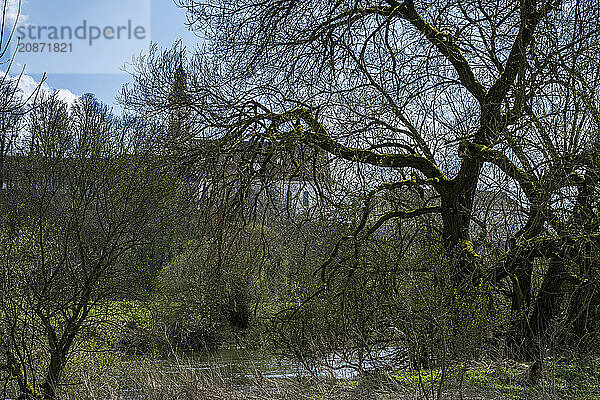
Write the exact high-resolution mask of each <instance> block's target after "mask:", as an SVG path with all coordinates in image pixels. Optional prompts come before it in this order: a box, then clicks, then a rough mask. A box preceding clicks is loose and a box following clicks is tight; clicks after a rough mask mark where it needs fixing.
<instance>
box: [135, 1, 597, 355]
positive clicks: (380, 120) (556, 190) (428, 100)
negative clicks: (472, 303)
mask: <svg viewBox="0 0 600 400" xmlns="http://www.w3.org/2000/svg"><path fill="white" fill-rule="evenodd" d="M179 4H180V5H181V6H182V7H183V8H185V9H186V10H187V12H188V20H189V25H190V27H191V28H192V29H194V30H195V31H196V32H197V33H198V34H199V36H201V37H202V38H203V39H204V42H203V45H202V46H201V48H200V49H199V51H198V52H197V53H196V54H195V55H194V57H193V58H192V60H191V61H190V63H189V65H188V66H187V67H188V86H187V89H186V92H187V97H186V101H187V103H188V111H189V116H190V121H191V123H190V127H191V128H190V129H191V131H190V133H191V135H190V140H188V141H187V142H186V144H185V146H183V147H182V148H181V150H183V154H185V155H186V156H187V157H190V158H192V159H193V158H195V159H197V160H202V159H204V156H205V155H206V154H207V153H208V152H209V150H210V149H215V151H217V152H219V151H221V152H222V151H227V150H228V149H232V148H234V147H235V146H236V145H238V144H239V143H240V142H241V141H244V140H248V139H250V138H253V140H257V141H263V142H265V143H270V144H271V145H272V147H273V148H286V146H290V145H294V146H299V147H302V146H305V147H307V148H312V149H315V148H316V149H319V151H321V152H325V153H327V154H329V157H330V159H331V160H332V165H334V166H335V167H334V169H337V170H341V169H344V170H345V171H347V172H346V173H345V174H341V175H340V176H343V179H344V181H343V186H344V187H345V188H349V187H353V188H355V189H356V192H358V193H361V194H360V195H356V196H355V198H357V199H362V200H361V201H362V203H363V206H362V212H361V213H359V215H358V217H357V218H356V222H355V224H354V226H353V227H352V229H351V230H350V233H349V234H348V235H346V236H344V237H343V238H342V239H341V241H340V243H341V244H343V242H345V241H349V240H354V239H355V238H357V237H358V236H368V235H370V234H373V233H375V232H376V231H378V230H380V229H381V228H382V227H384V226H385V225H386V224H388V223H389V222H390V221H392V220H407V219H412V218H416V217H419V218H420V217H422V216H424V215H428V214H431V215H436V216H438V218H439V221H440V225H441V229H440V230H441V234H440V236H441V240H442V241H443V243H444V247H445V250H446V252H447V253H448V254H449V255H451V256H452V257H451V258H452V259H453V267H452V274H451V276H452V278H451V280H452V281H453V284H454V285H455V287H456V288H457V289H458V290H459V292H461V293H462V296H463V297H464V296H466V297H467V298H468V296H469V293H472V292H473V288H474V287H476V286H477V285H479V284H480V283H481V282H482V281H485V280H489V281H491V282H493V283H494V285H497V284H499V283H503V282H507V281H508V285H509V294H510V297H511V302H512V309H513V312H514V313H515V314H518V315H521V316H520V317H518V318H517V319H518V320H519V321H520V322H519V324H521V325H520V328H518V329H517V330H520V333H519V334H520V335H523V336H526V337H529V338H530V339H531V338H533V337H537V336H538V335H539V334H540V333H541V332H542V331H545V329H546V327H547V325H548V324H549V322H550V320H551V318H552V315H553V312H552V311H549V310H550V309H555V307H546V306H545V305H548V304H553V301H554V300H553V298H552V294H551V293H552V288H553V287H555V285H556V284H558V283H561V284H562V282H564V281H565V279H566V278H565V275H564V274H563V273H562V272H560V273H558V272H557V271H559V270H560V262H559V260H561V259H562V257H563V256H564V255H565V254H564V253H561V252H560V251H559V252H558V253H556V249H561V248H563V247H564V246H563V245H562V244H565V243H571V241H572V240H574V239H575V236H573V235H572V234H567V230H565V229H562V230H561V231H560V232H562V233H560V234H559V233H558V232H559V229H560V227H559V226H557V225H556V224H557V218H558V216H559V214H560V213H561V210H560V209H559V208H560V207H559V208H557V207H556V204H555V203H554V202H555V200H556V197H557V196H562V197H563V198H565V199H566V197H565V196H564V193H565V192H564V190H567V189H568V188H575V189H576V190H578V191H580V192H581V193H584V192H585V190H589V185H587V187H588V189H583V188H584V187H585V186H586V185H583V183H582V182H583V181H585V179H583V177H584V176H585V174H586V173H585V172H584V171H583V170H584V169H586V170H587V168H588V167H587V166H586V165H591V164H589V163H590V162H591V161H590V160H592V159H593V157H592V158H590V156H589V154H590V153H589V151H588V150H585V149H589V148H590V147H589V146H590V145H591V144H592V143H593V140H592V138H593V137H594V133H593V132H595V130H593V129H591V128H592V125H591V121H593V120H594V118H595V117H594V115H595V114H594V113H595V112H596V111H594V110H593V109H591V108H590V107H589V106H587V105H586V104H588V103H589V99H590V98H593V97H594V96H595V95H596V92H595V90H596V89H595V86H593V88H592V89H590V90H588V89H585V90H584V88H583V86H582V85H583V83H585V82H589V83H590V84H591V85H595V80H594V79H595V78H594V77H595V76H596V72H595V71H596V70H595V69H594V68H595V67H594V65H597V52H595V51H594V49H595V48H597V43H596V42H595V38H596V37H597V33H598V29H599V26H598V9H597V6H596V5H595V4H591V3H589V2H582V1H573V2H564V1H552V0H548V1H536V0H527V1H519V2H517V1H510V0H506V1H494V2H490V3H485V4H484V3H482V2H478V1H467V2H458V1H442V2H439V1H438V2H420V3H419V2H414V1H411V0H406V1H402V2H400V1H396V0H386V1H368V0H364V1H337V2H325V1H319V0H306V1H298V0H295V1H292V0H290V1H285V0H284V1H254V0H245V1H242V2H235V3H230V2H222V1H218V0H217V1H206V2H204V1H197V0H180V1H179ZM172 54H173V53H172V52H170V51H167V52H164V53H162V54H161V53H159V52H158V51H157V50H156V49H154V50H153V51H152V52H151V53H150V54H149V55H148V56H147V57H143V58H140V60H138V61H139V62H138V63H137V64H136V70H135V71H133V75H134V80H135V85H134V87H133V88H132V89H131V90H130V91H128V92H125V93H124V102H125V103H126V104H128V105H130V106H131V107H132V108H136V109H137V110H138V111H139V112H141V113H146V114H151V113H156V112H157V110H158V111H159V112H167V113H168V109H169V102H168V101H167V99H168V94H169V90H170V88H171V87H172V86H171V85H170V84H168V82H170V81H172V79H171V78H170V76H172V74H173V71H174V65H175V64H174V63H173V62H172ZM591 78H594V79H591ZM158 82H162V83H167V84H166V85H162V84H161V85H158V86H157V83H158ZM565 95H566V97H564V96H565ZM586 99H587V100H586ZM193 137H196V138H200V139H201V140H191V138H193ZM584 159H585V160H588V161H583V160H584ZM589 173H590V172H587V174H589ZM588 176H591V175H588ZM490 178H491V179H490ZM587 181H588V182H590V178H588V179H587ZM582 185H583V186H582ZM407 188H410V189H414V190H415V193H416V194H417V195H420V196H421V197H422V199H423V201H421V202H419V203H417V204H418V207H416V208H413V207H408V208H405V205H407V204H409V203H408V202H404V203H402V202H399V203H396V204H395V206H394V207H393V208H390V206H389V205H388V208H383V211H382V209H381V208H377V207H375V205H376V204H379V203H378V202H379V201H380V200H381V199H382V198H384V196H385V195H386V194H387V193H391V192H401V191H403V190H406V189H407ZM486 188H488V189H493V190H503V191H504V192H505V193H507V195H508V196H509V197H510V198H511V199H513V201H515V202H517V203H521V204H522V207H521V209H522V210H523V213H524V214H525V218H524V221H525V222H524V223H523V224H522V225H520V226H512V227H510V229H511V230H512V231H511V232H510V233H509V234H508V235H506V237H508V238H509V240H508V241H507V243H506V246H507V247H509V250H508V252H507V253H506V254H505V262H503V263H501V265H500V266H499V267H491V268H490V267H486V266H487V265H492V264H489V263H488V264H484V263H482V257H481V254H480V252H479V249H478V248H477V247H476V246H475V244H476V242H475V243H474V241H473V238H472V232H473V227H474V226H480V227H481V225H484V224H481V221H478V218H477V213H475V212H474V203H475V198H476V196H477V192H478V190H486ZM340 193H343V192H338V193H337V197H338V199H339V198H340V197H342V196H341V195H340ZM335 196H336V195H334V197H335ZM582 196H583V195H582ZM567 197H568V196H567ZM583 197H585V196H583ZM583 197H582V198H583ZM587 197H588V198H589V195H588V196H587ZM572 199H574V197H572ZM332 201H333V200H332ZM333 202H335V201H333ZM337 204H342V202H339V201H338V202H337ZM398 206H399V207H398ZM576 208H577V207H575V208H570V209H569V208H567V209H565V210H566V211H567V213H569V212H571V211H574V210H575V209H576ZM590 226H591V225H590ZM478 229H479V228H478ZM588 233H589V234H594V233H593V230H592V231H590V232H588ZM588 236H589V235H588ZM548 237H553V238H559V237H560V239H557V240H558V241H557V240H554V239H553V240H546V239H547V238H548ZM545 238H546V239H545ZM541 243H546V244H547V243H552V246H553V249H554V250H552V251H551V252H545V250H544V246H545V245H542V244H541ZM556 246H558V247H556ZM567 247H569V248H571V249H573V247H572V246H570V245H569V246H567ZM339 249H340V246H334V248H333V251H332V253H331V257H330V258H329V259H328V260H327V261H325V262H324V264H323V265H322V267H321V269H320V275H321V277H322V279H323V280H324V281H327V279H328V277H331V276H333V275H334V271H333V270H334V269H335V268H338V266H339V264H336V263H335V262H334V260H335V259H336V257H337V256H338V255H339ZM544 252H545V255H544V257H547V258H548V259H553V258H554V259H555V261H556V262H553V263H552V264H551V265H553V266H554V267H553V268H550V269H549V270H548V271H547V273H545V272H544V273H542V276H541V279H542V280H543V281H545V282H546V286H545V288H544V290H543V291H542V292H540V295H539V296H537V297H536V299H535V300H534V299H533V296H532V279H534V272H533V265H534V263H533V259H534V257H535V255H536V254H541V253H544ZM550 253H553V254H555V255H552V256H551V255H550ZM496 254H498V252H496ZM557 254H558V255H557ZM557 268H558V269H557ZM553 282H554V283H553ZM496 287H497V286H496ZM534 302H535V303H536V305H533V303H534ZM536 310H537V311H536ZM543 310H545V311H543ZM526 347H527V346H526ZM526 353H528V355H527V357H531V352H529V351H526Z"/></svg>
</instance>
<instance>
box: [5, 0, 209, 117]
mask: <svg viewBox="0 0 600 400" xmlns="http://www.w3.org/2000/svg"><path fill="white" fill-rule="evenodd" d="M10 1H11V2H12V3H13V10H12V13H13V14H14V13H15V9H16V7H15V4H16V3H18V0H10ZM10 13H11V10H9V15H10ZM83 20H85V21H86V24H87V25H89V26H92V25H93V26H97V27H99V29H100V30H102V32H104V30H105V29H108V30H107V31H106V32H107V33H111V34H113V35H112V36H115V34H114V33H113V31H116V29H114V28H113V26H117V25H123V26H125V25H126V24H127V21H132V25H133V27H137V26H140V27H141V28H139V29H141V30H140V31H138V33H140V35H139V36H137V37H138V38H140V39H139V40H135V38H133V39H132V40H121V41H117V40H112V41H108V40H104V41H102V40H101V39H103V38H100V39H99V40H97V41H95V42H94V43H93V46H88V45H89V43H88V40H89V35H88V37H86V40H85V41H83V40H79V41H75V40H73V41H69V40H54V41H51V40H49V39H48V37H44V36H43V35H48V32H49V31H50V30H49V29H51V28H50V27H52V26H57V29H60V27H61V26H70V27H72V29H73V30H75V28H76V27H77V26H81V25H82V21H83ZM185 21H186V16H185V12H184V11H183V10H181V9H179V8H178V7H177V6H176V5H175V4H174V3H173V1H172V0H52V1H48V0H24V1H23V3H22V6H21V17H20V20H19V24H20V25H21V26H23V27H24V29H27V28H28V27H30V26H33V27H34V29H33V30H32V31H29V33H31V32H33V37H30V36H28V35H29V33H26V34H25V36H24V39H22V40H21V42H22V43H27V41H29V42H31V44H33V43H36V42H37V43H43V42H50V43H53V44H54V43H55V42H56V43H58V42H64V43H66V42H69V43H71V42H73V45H72V46H73V47H74V49H73V50H72V51H71V52H70V53H65V54H64V55H61V54H57V53H56V52H55V53H54V54H52V52H50V53H47V54H44V53H33V52H22V53H17V54H16V58H15V63H17V64H18V65H17V67H19V66H21V65H23V64H24V65H25V66H26V70H25V74H26V75H28V77H31V78H32V79H29V80H30V81H32V82H37V81H39V80H40V79H41V76H42V74H41V73H40V72H41V71H42V70H43V71H48V72H47V78H46V84H47V85H48V86H49V87H51V88H54V89H63V90H65V91H69V92H72V93H73V94H75V95H81V94H83V93H86V92H90V93H94V94H95V95H96V96H97V97H98V98H99V99H100V100H101V101H103V102H104V103H106V104H108V105H110V106H113V107H115V111H117V112H118V106H117V105H116V102H115V96H116V95H117V94H118V93H119V92H120V89H121V86H122V85H123V84H124V83H125V82H128V81H130V77H129V76H128V75H127V74H126V73H124V72H123V71H122V69H123V67H124V65H125V64H126V63H127V62H128V61H130V60H131V57H132V56H133V55H134V54H139V53H140V52H141V51H145V50H147V49H148V46H149V44H150V42H151V41H152V42H156V43H158V45H159V46H160V47H170V46H171V45H172V44H173V43H174V42H175V41H176V40H177V39H179V38H181V39H183V41H184V43H185V44H186V45H187V46H188V47H189V48H191V47H193V46H195V45H196V44H197V43H198V41H199V39H198V38H197V37H196V36H195V35H194V34H193V33H192V32H189V31H188V30H187V27H186V26H185ZM109 25H110V27H108V26H109ZM40 26H48V27H49V28H48V29H47V30H45V31H42V38H41V39H40V38H39V37H37V36H35V35H37V34H39V33H40V31H38V30H36V29H37V28H38V27H40ZM88 29H89V27H86V31H87V30H88ZM142 31H143V32H144V34H143V35H142V34H141V32H142ZM22 32H23V30H22V31H21V33H22ZM25 32H27V31H25ZM36 32H37V34H36ZM81 32H84V31H81ZM90 32H91V31H90ZM120 33H122V35H123V37H125V39H127V38H126V35H127V31H126V30H123V31H122V32H120ZM129 39H131V36H130V38H129ZM28 46H29V45H28ZM111 46H112V47H111ZM23 50H24V49H23ZM41 57H46V58H45V59H42V58H41ZM125 68H127V67H126V65H125ZM4 69H5V68H4ZM4 69H3V70H4ZM17 69H18V68H16V67H13V68H12V69H11V74H12V75H14V74H15V72H16V71H17ZM65 71H66V72H68V73H64V72H65ZM74 72H76V73H74ZM96 72H102V73H96Z"/></svg>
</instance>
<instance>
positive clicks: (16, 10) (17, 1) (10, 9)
mask: <svg viewBox="0 0 600 400" xmlns="http://www.w3.org/2000/svg"><path fill="white" fill-rule="evenodd" d="M3 3H6V15H5V19H6V21H7V22H8V24H9V27H12V25H14V24H15V22H17V21H18V24H19V25H23V24H24V23H25V22H26V21H27V20H28V19H29V17H28V16H27V15H25V14H23V12H22V11H23V6H24V5H25V4H26V3H27V1H26V0H4V2H3ZM2 6H4V4H2Z"/></svg>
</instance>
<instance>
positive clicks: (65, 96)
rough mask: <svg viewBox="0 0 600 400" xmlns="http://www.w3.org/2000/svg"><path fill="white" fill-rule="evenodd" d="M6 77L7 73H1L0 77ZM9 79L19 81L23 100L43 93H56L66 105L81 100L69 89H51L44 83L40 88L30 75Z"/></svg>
mask: <svg viewBox="0 0 600 400" xmlns="http://www.w3.org/2000/svg"><path fill="white" fill-rule="evenodd" d="M4 76H6V72H4V71H0V77H4ZM9 79H13V80H16V79H19V89H20V90H21V93H22V95H23V98H25V99H27V98H29V97H32V95H35V94H36V93H37V94H38V96H39V94H40V93H42V92H43V93H52V92H56V93H57V95H58V97H59V98H60V99H61V100H63V101H64V102H65V103H67V104H69V105H71V104H73V103H74V102H75V100H77V99H78V98H79V96H77V95H76V94H74V93H73V92H71V91H70V90H69V89H54V88H51V87H50V86H49V85H48V84H47V83H46V82H44V83H42V84H41V86H40V83H39V82H37V81H36V80H35V79H33V77H32V76H30V75H24V74H23V75H21V77H20V78H18V77H10V75H9ZM38 87H39V89H38ZM36 91H37V92H36ZM32 99H33V97H32Z"/></svg>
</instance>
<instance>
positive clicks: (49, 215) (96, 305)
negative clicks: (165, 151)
mask: <svg viewBox="0 0 600 400" xmlns="http://www.w3.org/2000/svg"><path fill="white" fill-rule="evenodd" d="M28 120H29V122H28V126H27V131H28V132H29V137H28V138H27V140H26V141H25V143H24V145H23V148H22V150H21V152H20V155H19V157H18V165H17V173H18V175H17V177H16V181H17V182H16V183H15V186H16V187H15V189H14V190H15V192H16V194H15V198H14V207H13V208H12V210H9V211H11V212H10V213H9V214H8V216H9V218H7V219H6V220H5V221H4V223H5V226H6V227H11V229H10V230H7V232H10V233H9V234H7V235H3V237H2V239H3V240H2V253H1V254H2V264H1V271H2V277H3V280H2V290H0V292H2V297H1V307H2V308H1V311H0V317H1V320H0V322H1V324H2V325H1V327H2V328H1V329H2V337H3V342H2V345H3V357H4V358H3V359H2V364H3V368H4V371H5V373H4V376H3V379H4V380H5V381H6V382H9V383H12V384H14V385H15V386H17V392H18V393H20V395H21V396H22V397H23V398H43V399H54V398H56V396H57V393H58V390H59V387H60V383H61V376H62V373H63V370H64V368H65V365H66V363H67V362H68V359H69V355H70V354H71V353H72V351H73V350H74V349H76V348H77V344H78V342H77V339H78V334H79V333H80V332H81V330H82V329H83V328H84V327H85V326H87V325H88V324H89V323H92V322H94V318H96V319H97V318H98V316H99V315H102V307H104V306H106V305H107V303H106V302H107V301H108V300H111V299H115V298H118V297H119V296H122V294H123V293H125V292H124V291H126V290H128V287H127V284H128V283H129V284H131V282H135V280H132V279H128V277H129V276H130V275H135V274H139V273H140V271H139V270H137V268H136V266H135V265H130V262H131V260H132V258H131V257H128V256H129V255H130V254H131V252H133V251H135V250H136V249H138V248H139V247H141V246H148V245H151V244H152V243H153V241H155V240H156V239H157V238H158V235H159V233H160V232H164V230H165V229H166V227H168V226H169V225H170V224H171V223H172V219H171V217H172V215H173V213H174V210H175V208H174V207H173V208H172V207H171V206H172V204H171V202H170V200H171V199H173V196H174V193H176V190H175V187H176V186H175V182H176V180H175V178H174V175H173V173H172V171H171V170H170V169H169V168H168V167H166V166H160V165H157V163H156V157H155V153H154V152H153V150H152V148H149V147H147V146H146V144H145V141H144V140H143V138H144V136H145V132H144V131H143V129H144V127H143V126H141V125H138V126H134V127H132V126H128V125H125V124H124V121H123V120H120V119H117V118H116V117H114V116H112V115H111V114H110V113H109V112H108V110H107V108H106V106H103V105H101V104H100V103H98V102H97V100H95V99H94V98H93V97H92V96H91V95H85V96H83V97H82V98H81V99H80V100H78V101H77V102H76V103H75V104H74V105H73V106H72V108H71V110H68V109H67V105H66V104H64V103H62V102H61V101H60V100H58V99H57V98H56V95H52V96H50V97H48V98H46V99H44V100H43V102H42V103H41V104H40V105H39V107H37V108H36V109H35V110H34V111H32V112H31V113H30V114H29V118H28ZM129 289H130V288H129ZM9 387H10V386H9Z"/></svg>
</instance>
